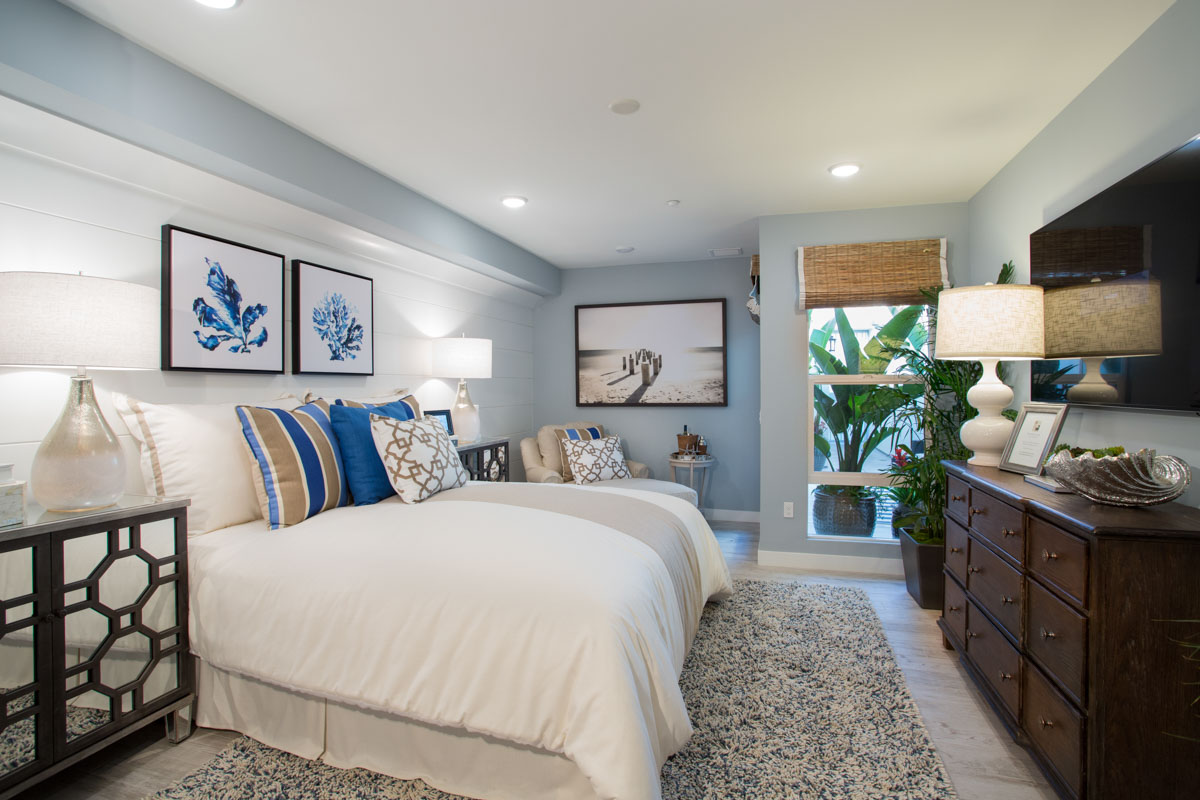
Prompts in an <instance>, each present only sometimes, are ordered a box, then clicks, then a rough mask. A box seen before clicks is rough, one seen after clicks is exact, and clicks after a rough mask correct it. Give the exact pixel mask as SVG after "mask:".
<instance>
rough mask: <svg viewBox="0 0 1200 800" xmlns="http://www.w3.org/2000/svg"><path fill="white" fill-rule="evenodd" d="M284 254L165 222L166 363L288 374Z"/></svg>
mask: <svg viewBox="0 0 1200 800" xmlns="http://www.w3.org/2000/svg"><path fill="white" fill-rule="evenodd" d="M285 262H286V258H285V256H284V255H283V254H281V253H273V252H271V251H270V250H264V249H262V248H260V247H254V246H252V245H248V244H242V243H241V242H235V241H233V240H231V239H223V238H221V237H219V236H213V235H211V234H208V233H201V232H200V231H194V230H189V229H187V228H181V227H179V226H177V225H163V226H162V332H161V336H162V368H163V369H164V370H185V371H186V370H190V371H193V372H260V373H270V374H281V373H282V372H283V338H284V326H283V317H284V302H283V273H284V268H285Z"/></svg>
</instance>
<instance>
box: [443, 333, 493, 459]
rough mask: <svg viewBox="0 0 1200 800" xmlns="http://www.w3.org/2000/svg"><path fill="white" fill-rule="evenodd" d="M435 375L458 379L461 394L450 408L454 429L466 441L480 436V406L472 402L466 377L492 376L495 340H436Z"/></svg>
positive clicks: (459, 438)
mask: <svg viewBox="0 0 1200 800" xmlns="http://www.w3.org/2000/svg"><path fill="white" fill-rule="evenodd" d="M433 374H434V376H435V377H439V378H458V395H457V396H456V397H455V398H454V405H452V406H451V407H450V418H451V419H452V420H453V421H454V432H455V433H456V434H457V435H458V441H459V442H461V443H463V444H466V443H468V442H474V441H476V440H477V439H479V409H478V408H476V407H475V404H474V403H473V402H471V394H470V392H468V391H467V378H490V377H492V340H491V339H468V338H466V337H465V336H463V337H458V338H447V339H434V340H433Z"/></svg>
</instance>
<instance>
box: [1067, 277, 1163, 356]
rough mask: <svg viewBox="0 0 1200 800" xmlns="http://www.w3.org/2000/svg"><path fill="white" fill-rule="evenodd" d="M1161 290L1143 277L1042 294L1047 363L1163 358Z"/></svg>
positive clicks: (1070, 287) (1158, 285)
mask: <svg viewBox="0 0 1200 800" xmlns="http://www.w3.org/2000/svg"><path fill="white" fill-rule="evenodd" d="M1162 346H1163V345H1162V286H1161V284H1159V282H1158V281H1157V280H1153V279H1146V278H1134V279H1124V280H1117V281H1106V282H1104V283H1085V284H1081V285H1079V286H1065V287H1063V288H1061V289H1049V290H1047V291H1046V358H1089V357H1104V358H1111V357H1116V356H1156V355H1159V354H1160V353H1162Z"/></svg>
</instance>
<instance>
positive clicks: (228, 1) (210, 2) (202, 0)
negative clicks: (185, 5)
mask: <svg viewBox="0 0 1200 800" xmlns="http://www.w3.org/2000/svg"><path fill="white" fill-rule="evenodd" d="M241 1H242V0H196V2H197V3H199V4H200V5H202V6H208V7H209V8H219V9H221V10H225V9H227V8H233V7H234V6H236V5H237V4H238V3H240V2H241Z"/></svg>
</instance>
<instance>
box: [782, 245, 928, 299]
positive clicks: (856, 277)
mask: <svg viewBox="0 0 1200 800" xmlns="http://www.w3.org/2000/svg"><path fill="white" fill-rule="evenodd" d="M796 271H797V273H798V274H799V276H800V302H801V304H802V305H803V307H804V308H846V307H848V306H882V305H899V304H916V303H924V302H925V297H924V296H923V295H922V294H921V290H922V289H933V288H937V287H939V286H945V285H947V284H948V283H949V276H948V275H947V273H946V240H945V239H914V240H912V241H907V242H863V243H859V244H827V245H816V246H812V247H801V248H800V249H799V250H798V251H797V252H796Z"/></svg>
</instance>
